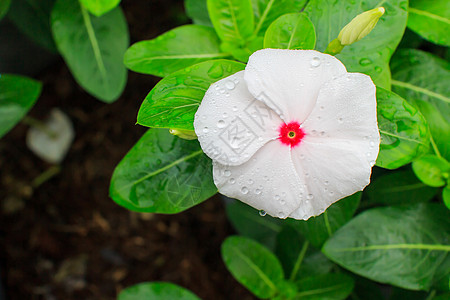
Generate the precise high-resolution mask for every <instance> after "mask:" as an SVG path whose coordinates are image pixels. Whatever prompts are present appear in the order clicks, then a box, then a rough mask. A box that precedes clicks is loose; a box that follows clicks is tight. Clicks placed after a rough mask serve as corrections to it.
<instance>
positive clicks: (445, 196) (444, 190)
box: [442, 184, 450, 209]
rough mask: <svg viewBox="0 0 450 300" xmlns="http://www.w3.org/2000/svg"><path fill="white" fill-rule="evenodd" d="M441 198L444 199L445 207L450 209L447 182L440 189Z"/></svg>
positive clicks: (449, 194)
mask: <svg viewBox="0 0 450 300" xmlns="http://www.w3.org/2000/svg"><path fill="white" fill-rule="evenodd" d="M442 199H443V200H444V204H445V206H447V208H448V209H450V185H448V184H447V186H446V187H445V188H444V189H443V190H442Z"/></svg>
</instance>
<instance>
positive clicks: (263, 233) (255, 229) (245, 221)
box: [226, 200, 282, 249]
mask: <svg viewBox="0 0 450 300" xmlns="http://www.w3.org/2000/svg"><path fill="white" fill-rule="evenodd" d="M226 212H227V217H228V220H229V221H230V223H231V225H233V228H234V229H235V230H236V231H237V232H238V233H239V234H240V235H243V236H245V237H248V238H251V239H253V240H255V241H257V242H259V243H261V244H263V245H264V246H266V247H267V248H269V249H274V248H275V242H276V238H277V234H278V233H279V232H280V231H281V228H282V226H281V224H282V221H281V220H280V219H278V218H272V217H271V216H269V215H265V216H264V217H263V216H261V215H260V214H259V212H258V211H257V210H256V209H254V208H253V207H250V206H248V205H246V204H244V203H242V202H241V201H236V200H235V201H234V202H232V203H230V204H228V205H227V206H226Z"/></svg>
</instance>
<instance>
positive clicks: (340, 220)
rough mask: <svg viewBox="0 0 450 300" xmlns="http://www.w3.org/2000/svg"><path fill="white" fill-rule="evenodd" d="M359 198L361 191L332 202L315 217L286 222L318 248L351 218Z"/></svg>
mask: <svg viewBox="0 0 450 300" xmlns="http://www.w3.org/2000/svg"><path fill="white" fill-rule="evenodd" d="M360 200H361V193H359V192H358V193H355V194H353V195H351V196H349V197H346V198H344V199H342V200H339V201H338V202H336V203H334V204H333V205H331V206H330V207H329V208H328V209H327V210H326V211H325V212H324V213H322V214H321V215H319V216H317V217H312V218H310V219H308V220H307V221H303V220H300V221H297V220H293V219H292V220H291V219H289V220H288V222H290V224H292V226H294V228H297V229H298V230H299V231H300V233H301V234H302V235H303V236H304V237H305V238H306V239H307V240H308V241H309V242H310V243H311V245H313V246H314V247H317V248H320V247H322V245H323V243H325V241H326V240H327V239H328V238H329V237H330V236H332V235H333V234H334V232H336V230H337V229H339V228H340V227H341V226H342V225H344V224H345V223H347V222H348V221H349V220H350V219H351V218H352V216H353V214H354V213H355V211H356V209H357V208H358V206H359V202H360Z"/></svg>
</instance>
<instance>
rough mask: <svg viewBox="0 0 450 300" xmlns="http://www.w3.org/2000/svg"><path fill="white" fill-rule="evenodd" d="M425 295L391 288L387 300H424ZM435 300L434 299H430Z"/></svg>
mask: <svg viewBox="0 0 450 300" xmlns="http://www.w3.org/2000/svg"><path fill="white" fill-rule="evenodd" d="M426 299H427V293H425V292H417V291H408V290H404V289H399V288H395V287H394V288H393V289H392V291H391V295H390V297H389V300H426ZM432 299H433V300H435V298H434V297H433V298H432Z"/></svg>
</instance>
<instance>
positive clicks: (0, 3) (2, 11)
mask: <svg viewBox="0 0 450 300" xmlns="http://www.w3.org/2000/svg"><path fill="white" fill-rule="evenodd" d="M10 5H11V0H0V20H1V19H2V18H3V17H4V16H5V15H6V13H7V12H8V9H9V6H10Z"/></svg>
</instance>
